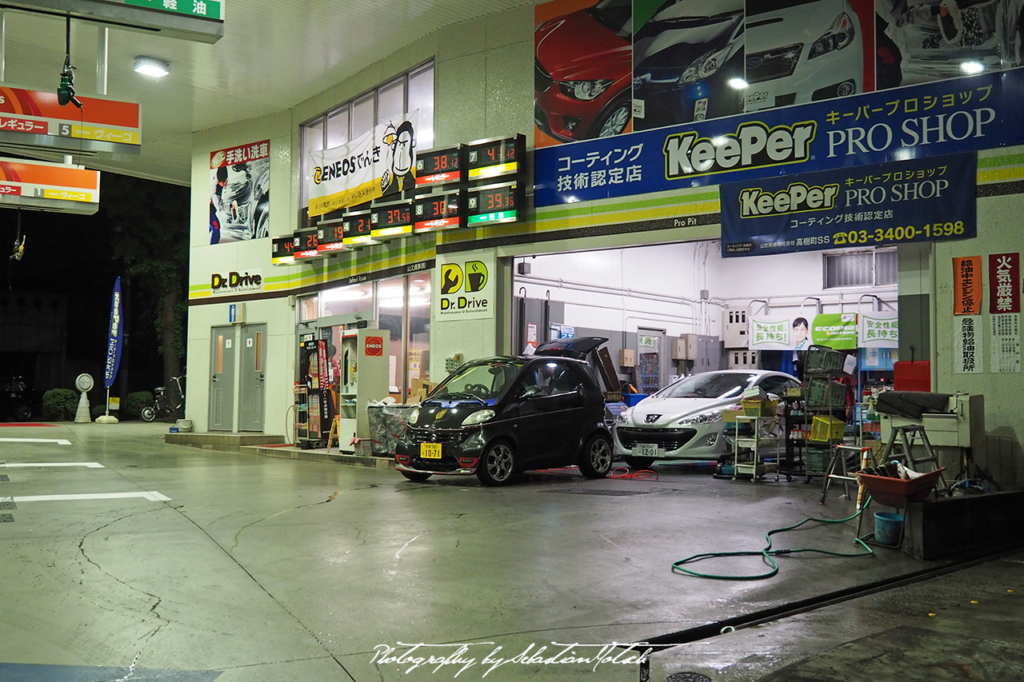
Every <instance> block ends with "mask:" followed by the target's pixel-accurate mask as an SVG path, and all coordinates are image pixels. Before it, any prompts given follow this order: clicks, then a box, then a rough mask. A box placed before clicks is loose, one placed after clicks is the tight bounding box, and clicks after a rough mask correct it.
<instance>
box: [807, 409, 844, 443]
mask: <svg viewBox="0 0 1024 682" xmlns="http://www.w3.org/2000/svg"><path fill="white" fill-rule="evenodd" d="M845 431H846V422H844V421H842V420H841V419H836V418H835V417H832V416H824V415H820V414H818V415H815V416H814V419H813V420H812V421H811V437H810V440H812V441H815V442H818V443H831V442H832V441H837V440H842V439H843V433H844V432H845Z"/></svg>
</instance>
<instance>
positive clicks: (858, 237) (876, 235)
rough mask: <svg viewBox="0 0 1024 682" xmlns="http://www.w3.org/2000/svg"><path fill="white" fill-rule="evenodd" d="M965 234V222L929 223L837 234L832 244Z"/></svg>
mask: <svg viewBox="0 0 1024 682" xmlns="http://www.w3.org/2000/svg"><path fill="white" fill-rule="evenodd" d="M963 233H964V222H963V221H962V220H958V221H956V222H955V223H929V224H927V225H925V226H924V227H921V228H917V227H914V226H913V225H907V226H906V227H904V226H902V225H901V226H899V227H890V228H889V229H887V230H883V229H882V228H880V227H879V228H877V229H875V230H873V231H869V230H850V231H849V232H836V233H835V234H834V235H832V243H833V244H834V245H836V246H845V245H847V244H874V243H885V242H903V241H910V240H912V239H916V238H917V237H924V238H925V239H939V238H941V237H953V236H957V235H962V234H963Z"/></svg>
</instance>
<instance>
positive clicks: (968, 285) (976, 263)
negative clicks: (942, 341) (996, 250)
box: [953, 256, 983, 315]
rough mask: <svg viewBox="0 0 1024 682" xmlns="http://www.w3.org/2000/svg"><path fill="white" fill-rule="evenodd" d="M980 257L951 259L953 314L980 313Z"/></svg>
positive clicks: (981, 293)
mask: <svg viewBox="0 0 1024 682" xmlns="http://www.w3.org/2000/svg"><path fill="white" fill-rule="evenodd" d="M982 295H983V292H982V285H981V256H966V257H961V258H954V259H953V314H954V315H977V314H978V313H980V312H981V299H982Z"/></svg>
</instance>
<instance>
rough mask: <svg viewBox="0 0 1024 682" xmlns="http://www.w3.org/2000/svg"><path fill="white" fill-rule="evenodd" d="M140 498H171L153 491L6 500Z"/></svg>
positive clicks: (156, 499)
mask: <svg viewBox="0 0 1024 682" xmlns="http://www.w3.org/2000/svg"><path fill="white" fill-rule="evenodd" d="M133 497H141V498H143V499H146V500H149V501H150V502H169V501H170V500H171V498H169V497H167V496H166V495H163V494H162V493H158V492H157V491H155V490H147V491H144V492H134V493H82V494H78V495H27V496H24V497H12V498H7V499H10V500H11V501H12V502H15V503H17V502H60V501H69V500H126V499H130V498H133Z"/></svg>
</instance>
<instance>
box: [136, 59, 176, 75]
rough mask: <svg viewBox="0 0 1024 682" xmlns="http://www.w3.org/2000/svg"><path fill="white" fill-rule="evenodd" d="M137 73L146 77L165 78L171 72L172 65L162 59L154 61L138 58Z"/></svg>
mask: <svg viewBox="0 0 1024 682" xmlns="http://www.w3.org/2000/svg"><path fill="white" fill-rule="evenodd" d="M135 71H136V72H138V73H141V74H143V75H144V76H152V77H153V78H163V77H164V76H166V75H167V74H169V73H170V72H171V65H170V64H168V63H167V62H165V61H162V60H160V59H153V58H152V57H136V58H135Z"/></svg>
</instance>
